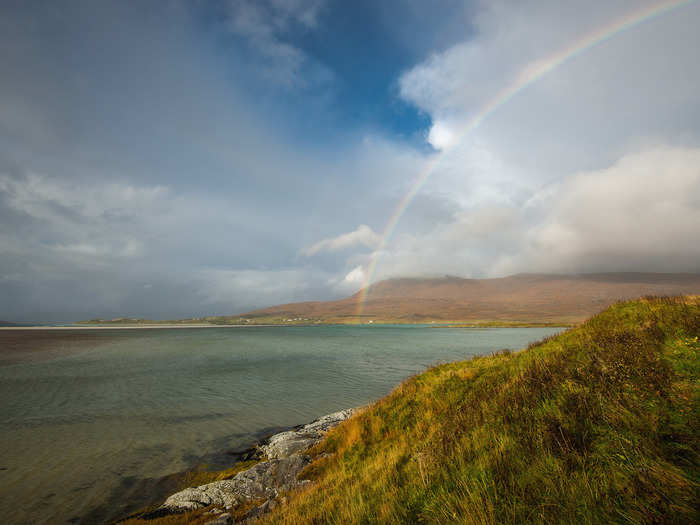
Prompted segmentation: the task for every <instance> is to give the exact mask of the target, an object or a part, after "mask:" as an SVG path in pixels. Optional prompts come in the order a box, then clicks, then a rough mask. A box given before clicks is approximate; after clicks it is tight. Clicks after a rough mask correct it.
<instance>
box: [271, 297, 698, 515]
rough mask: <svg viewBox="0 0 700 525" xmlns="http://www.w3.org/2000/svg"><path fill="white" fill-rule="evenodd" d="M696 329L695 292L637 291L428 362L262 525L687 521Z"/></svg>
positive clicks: (343, 434)
mask: <svg viewBox="0 0 700 525" xmlns="http://www.w3.org/2000/svg"><path fill="white" fill-rule="evenodd" d="M699 335H700V305H699V301H698V298H697V297H695V298H687V297H686V298H673V299H665V298H646V299H643V300H639V301H632V302H624V303H619V304H617V305H614V306H612V307H610V308H608V309H607V310H605V311H604V312H603V313H601V314H599V315H597V316H595V317H593V318H592V319H590V320H589V321H587V322H586V323H584V324H583V325H581V326H579V327H577V328H574V329H571V330H569V331H567V332H565V333H563V334H561V335H559V336H556V337H553V338H550V339H548V340H545V341H543V342H541V343H538V344H536V345H531V347H529V348H528V349H527V350H525V351H523V352H518V353H510V352H507V351H504V352H502V353H499V354H496V355H494V356H491V357H481V358H475V359H472V360H470V361H465V362H459V363H452V364H446V365H441V366H437V367H434V368H432V369H430V370H428V371H427V372H425V373H423V374H421V375H418V376H416V377H413V378H411V379H409V380H407V381H406V382H404V383H403V384H402V385H400V386H399V387H398V388H396V390H394V392H393V393H392V394H390V395H389V396H387V397H386V398H384V399H382V400H380V401H379V402H377V403H375V404H374V405H372V406H370V407H369V408H368V409H366V410H365V411H363V412H362V413H360V414H359V415H358V416H356V417H354V418H352V419H351V420H349V421H347V422H346V423H344V424H343V425H341V426H340V427H338V428H337V429H335V430H334V431H332V432H331V433H330V434H329V436H328V437H327V439H326V440H325V441H324V442H323V443H321V444H320V445H318V446H317V447H316V448H315V449H314V450H313V453H314V454H315V456H316V460H315V461H314V462H313V463H312V464H311V465H310V467H308V468H307V471H306V472H305V473H304V474H305V475H306V476H307V477H310V478H311V479H313V480H314V483H313V485H312V486H311V487H310V488H309V489H307V490H305V491H304V492H301V493H297V494H293V495H290V498H289V503H288V505H285V506H282V507H280V508H278V509H277V511H276V512H274V513H273V514H271V515H269V516H267V517H266V518H265V520H264V521H265V522H266V523H285V524H300V523H338V524H341V523H342V524H345V523H348V524H352V523H357V524H359V523H363V524H364V523H441V524H442V523H453V522H454V523H478V524H500V523H691V522H695V523H697V522H698V521H699V519H700V517H699V516H698V508H699V506H700V498H699V497H698V496H699V486H700V485H699V480H700V469H699V465H698V444H699V443H698V441H699V436H700V428H699V419H700V418H699V417H698V415H699V406H698V405H699V404H698V398H699V395H698V378H699V374H698V371H699V367H700V359H699V354H700V342H699V339H698V336H699ZM325 453H331V454H330V455H328V454H325Z"/></svg>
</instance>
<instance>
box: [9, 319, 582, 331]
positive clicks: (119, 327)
mask: <svg viewBox="0 0 700 525" xmlns="http://www.w3.org/2000/svg"><path fill="white" fill-rule="evenodd" d="M409 324H413V323H406V322H386V323H376V322H375V323H371V324H370V323H314V324H253V323H251V324H135V325H120V324H114V325H90V324H77V325H66V326H41V325H35V326H0V330H8V331H10V330H11V331H22V330H158V329H169V328H253V327H267V328H275V327H277V328H284V327H291V326H295V327H312V326H378V327H379V326H387V325H392V326H395V325H409ZM415 324H418V325H425V326H426V327H428V328H556V327H562V328H570V327H571V326H574V324H573V323H565V322H562V323H527V322H522V323H519V322H507V321H504V322H493V321H487V322H483V323H444V324H443V323H415Z"/></svg>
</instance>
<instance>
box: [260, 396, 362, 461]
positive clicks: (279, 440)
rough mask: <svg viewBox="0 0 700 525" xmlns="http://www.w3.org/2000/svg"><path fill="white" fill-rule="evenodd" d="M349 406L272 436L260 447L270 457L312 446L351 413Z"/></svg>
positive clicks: (286, 454)
mask: <svg viewBox="0 0 700 525" xmlns="http://www.w3.org/2000/svg"><path fill="white" fill-rule="evenodd" d="M353 412H354V410H353V409H352V408H349V409H347V410H341V411H340V412H334V413H333V414H328V415H327V416H323V417H321V418H319V419H317V420H315V421H313V422H312V423H309V424H308V425H304V426H303V427H301V428H300V429H297V430H289V431H287V432H281V433H279V434H275V435H274V436H272V437H271V438H270V439H269V440H268V443H267V444H266V445H262V446H261V447H260V449H261V450H262V452H263V453H264V454H265V455H266V456H267V457H268V458H270V459H279V458H286V457H289V456H291V455H292V454H296V453H299V452H301V451H304V450H307V449H309V448H311V447H312V446H314V445H315V444H316V443H318V442H319V441H321V439H322V438H323V435H324V434H325V433H326V432H328V431H329V430H330V429H331V428H333V427H335V426H337V425H338V424H340V423H341V422H343V421H345V420H346V419H347V418H349V417H350V416H351V415H352V414H353Z"/></svg>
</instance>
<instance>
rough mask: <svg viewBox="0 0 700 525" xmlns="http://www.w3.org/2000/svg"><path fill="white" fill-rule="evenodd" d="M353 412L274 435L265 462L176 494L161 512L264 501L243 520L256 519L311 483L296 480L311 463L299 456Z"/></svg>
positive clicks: (226, 516) (223, 517)
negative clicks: (282, 495) (283, 495)
mask: <svg viewBox="0 0 700 525" xmlns="http://www.w3.org/2000/svg"><path fill="white" fill-rule="evenodd" d="M353 412H354V410H353V409H347V410H341V411H340V412H335V413H333V414H328V415H327V416H323V417H322V418H319V419H317V420H315V421H313V422H312V423H309V424H308V425H304V426H303V427H301V428H299V429H297V430H290V431H288V432H282V433H280V434H275V435H274V436H272V437H271V438H270V439H269V440H268V443H267V444H266V445H263V446H261V447H260V449H261V451H262V452H263V453H264V454H265V456H266V457H267V459H268V460H267V461H262V462H260V463H258V464H257V465H254V466H252V467H251V468H249V469H248V470H244V471H242V472H239V473H238V474H236V475H235V476H234V477H233V478H231V479H226V480H223V481H215V482H213V483H207V484H206V485H201V486H199V487H192V488H187V489H185V490H182V491H180V492H177V493H175V494H173V495H171V496H170V497H169V498H168V499H167V500H165V503H163V505H162V506H161V507H160V509H163V510H164V511H166V512H183V511H187V510H195V509H200V508H202V507H208V506H210V505H215V506H216V507H217V508H224V509H227V510H228V509H231V508H234V507H236V506H238V505H241V504H244V503H250V502H253V501H257V500H265V502H264V503H263V504H262V505H258V506H256V507H253V509H252V510H251V511H250V513H249V515H248V516H247V517H246V518H247V519H248V520H250V521H253V520H255V519H257V518H258V517H259V516H261V515H262V514H264V513H266V512H268V511H269V510H270V509H271V508H273V507H274V506H275V505H276V504H277V501H276V498H277V497H278V496H279V495H280V493H283V492H287V491H289V490H292V489H295V488H298V487H301V486H304V485H306V484H307V483H310V481H308V480H297V476H298V475H299V473H300V472H301V471H302V469H303V468H304V467H305V466H306V465H307V464H308V463H309V461H310V459H309V457H308V456H306V455H304V454H302V452H304V451H306V450H308V449H309V448H310V447H312V446H313V445H315V444H316V443H318V442H319V441H321V439H323V436H324V434H325V433H326V432H328V431H329V430H330V429H331V428H333V427H335V426H336V425H338V424H339V423H341V422H342V421H345V420H346V419H347V418H349V417H350V416H351V415H352V414H353ZM227 519H228V520H229V521H226V520H227ZM219 520H221V521H219ZM232 522H233V519H232V518H231V516H230V515H229V514H222V515H221V516H219V517H218V518H217V519H216V520H213V521H211V522H209V523H211V524H212V525H213V524H216V525H219V523H221V524H222V525H224V524H227V523H232Z"/></svg>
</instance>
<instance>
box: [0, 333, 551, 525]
mask: <svg viewBox="0 0 700 525" xmlns="http://www.w3.org/2000/svg"><path fill="white" fill-rule="evenodd" d="M557 330H558V329H551V328H506V329H493V328H492V329H439V328H429V327H408V326H396V327H380V326H373V327H341V326H337V327H335V326H334V327H283V328H276V327H275V328H272V327H270V328H267V327H244V328H207V329H196V328H191V329H167V330H166V329H161V330H104V331H99V333H98V332H97V331H95V332H92V334H94V335H91V337H93V338H94V339H93V340H90V341H89V344H87V345H86V344H85V342H82V343H80V344H81V345H82V346H80V347H79V348H78V347H76V346H75V344H74V343H73V342H71V340H68V341H67V342H66V341H63V340H62V339H61V336H60V335H58V334H57V336H56V338H57V339H56V345H55V347H54V348H51V352H48V353H46V352H44V353H42V354H38V353H37V352H31V351H29V350H31V337H32V336H31V334H29V333H26V332H22V333H23V334H27V341H26V347H27V352H26V355H27V358H26V359H24V360H23V359H22V358H21V356H22V353H21V345H19V346H18V345H17V344H16V341H15V346H14V348H13V352H14V353H13V356H14V357H15V358H14V360H13V361H12V362H11V364H8V362H3V361H0V399H2V405H1V406H0V515H1V516H3V517H5V518H8V519H9V522H10V523H25V522H28V521H32V522H36V523H66V522H71V521H72V522H74V523H75V522H83V523H88V522H95V521H101V520H102V518H104V517H107V516H109V515H110V513H111V515H113V514H114V513H115V512H116V513H119V512H120V511H125V510H128V509H129V508H130V507H129V504H131V505H132V506H133V505H143V504H144V502H148V499H147V497H148V494H153V493H157V491H158V485H157V483H156V480H157V479H158V478H160V477H162V476H165V475H167V474H170V473H174V472H178V471H182V470H186V469H191V468H193V467H195V466H197V465H202V464H208V465H211V466H212V467H219V468H223V467H225V466H226V461H228V462H230V461H231V459H230V456H226V454H225V452H226V451H227V450H231V449H236V448H241V447H244V446H247V445H250V444H251V442H252V441H254V440H255V439H256V438H257V437H258V436H260V435H261V434H264V433H265V432H266V431H269V430H270V429H272V428H276V427H285V426H293V425H296V424H299V423H304V422H308V421H310V420H312V419H314V418H315V417H317V416H320V415H323V414H326V413H329V412H333V411H336V410H339V409H342V408H347V407H353V406H358V405H362V404H364V403H367V402H369V401H372V400H374V399H377V398H379V397H381V396H383V395H385V394H387V393H388V392H390V391H391V390H392V388H393V387H394V386H396V385H397V384H398V383H399V382H400V381H401V380H402V379H404V378H405V377H407V376H409V375H411V374H413V373H415V372H419V371H421V370H423V369H425V368H426V367H427V366H430V365H432V364H435V363H438V362H442V361H448V360H449V361H452V360H457V359H464V358H468V357H469V356H472V355H475V354H484V353H489V352H492V351H494V350H498V349H502V348H512V349H516V348H521V347H523V346H525V345H527V343H528V342H531V341H535V340H538V339H541V338H542V337H544V336H547V335H549V334H552V333H554V332H556V331H557ZM2 337H3V333H1V332H0V345H2V344H3V339H2ZM6 344H7V345H9V343H6ZM42 344H44V345H45V344H46V343H45V341H44V342H43V343H42ZM76 344H77V343H76ZM18 348H19V350H18ZM18 355H19V358H17V356H18ZM37 355H40V356H41V355H43V356H44V357H43V358H41V359H37ZM18 361H19V362H18ZM149 480H150V481H149ZM161 490H163V488H162V486H161ZM144 494H146V499H144ZM110 501H119V504H118V505H117V504H114V505H112V504H110V505H109V509H110V510H109V512H108V513H107V514H104V513H96V512H95V509H99V508H101V509H102V511H104V508H105V503H106V502H110Z"/></svg>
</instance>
